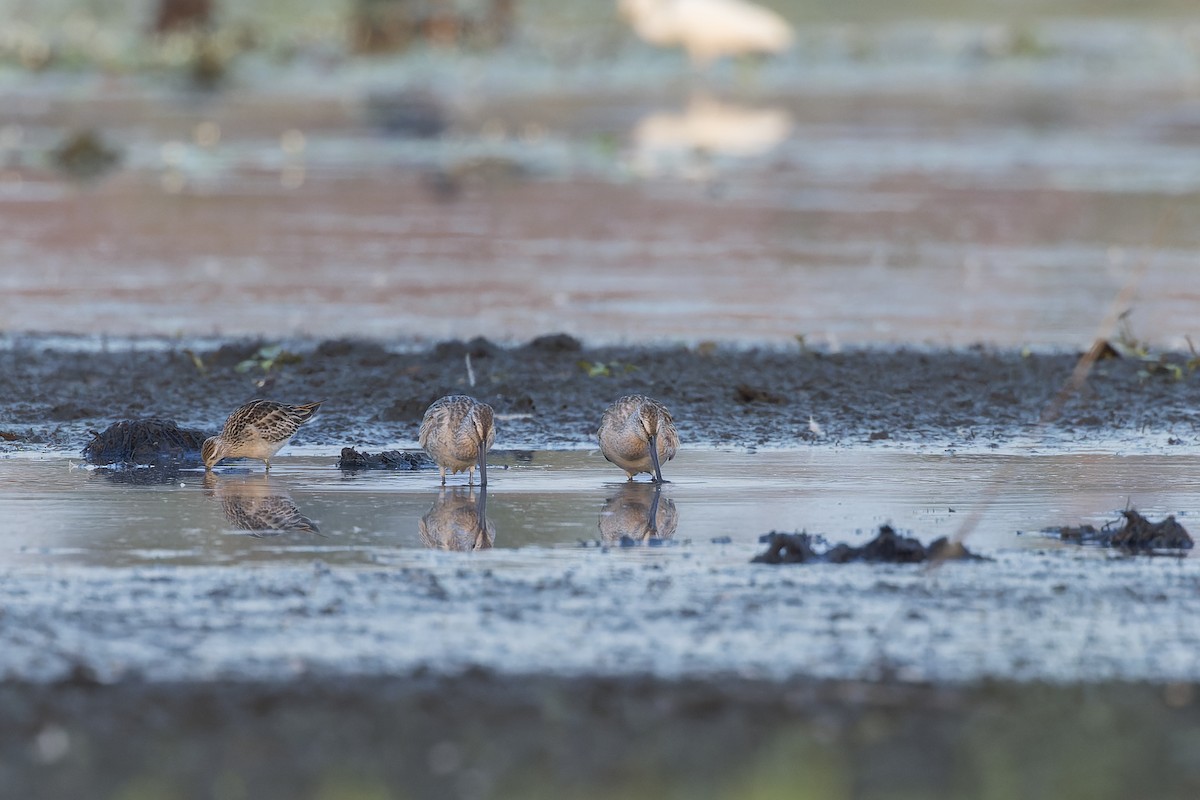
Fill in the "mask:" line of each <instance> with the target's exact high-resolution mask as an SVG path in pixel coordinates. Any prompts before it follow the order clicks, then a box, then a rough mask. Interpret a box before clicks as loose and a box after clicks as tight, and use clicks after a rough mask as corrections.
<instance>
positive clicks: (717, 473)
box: [0, 448, 1200, 566]
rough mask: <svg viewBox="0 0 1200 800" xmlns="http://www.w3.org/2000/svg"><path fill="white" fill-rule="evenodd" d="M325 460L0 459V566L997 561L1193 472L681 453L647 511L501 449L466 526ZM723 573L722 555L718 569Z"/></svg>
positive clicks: (456, 512)
mask: <svg viewBox="0 0 1200 800" xmlns="http://www.w3.org/2000/svg"><path fill="white" fill-rule="evenodd" d="M334 462H335V459H334V458H332V457H320V456H292V457H287V456H285V457H282V458H279V459H278V460H276V461H275V462H274V463H275V466H274V468H273V469H272V471H271V474H270V475H266V474H264V473H263V471H262V468H261V466H260V465H257V464H255V465H253V466H243V465H238V464H234V465H229V466H223V467H221V468H220V469H219V471H218V474H217V475H215V476H210V477H208V478H205V476H204V474H203V471H202V470H182V471H179V472H177V473H173V474H167V475H163V474H161V473H155V472H151V471H144V470H132V471H128V472H123V473H111V472H108V471H105V470H92V469H87V468H80V467H79V466H78V465H77V462H74V461H70V460H67V459H58V458H49V459H44V460H26V459H20V458H17V459H5V460H2V461H0V478H2V483H0V485H2V486H3V488H2V489H0V494H2V495H3V498H2V499H3V505H4V508H5V514H4V515H3V517H2V518H0V561H3V562H4V563H7V564H9V565H37V564H61V563H73V564H81V565H95V566H129V565H137V564H151V563H155V564H161V563H172V564H192V565H221V564H226V565H230V566H235V565H240V564H246V563H258V562H271V563H276V562H301V563H304V562H310V561H313V560H317V559H321V560H325V561H329V562H331V563H341V564H374V563H387V562H389V560H391V559H396V558H401V559H403V558H406V556H405V555H404V554H405V553H406V552H411V551H413V550H414V549H423V548H432V549H449V550H463V549H465V550H482V549H489V548H493V547H494V548H504V549H512V548H524V550H522V552H523V553H525V554H526V555H527V556H528V557H530V558H535V559H536V558H540V557H544V554H546V553H547V552H552V551H556V550H561V551H563V554H564V555H565V554H566V553H567V552H570V551H572V550H575V549H579V548H581V544H588V545H595V544H606V545H618V544H620V540H621V538H622V537H628V538H630V539H633V540H635V541H638V542H644V543H648V544H650V545H657V544H667V545H679V546H691V547H712V543H713V542H714V540H715V541H718V542H724V541H726V540H728V541H730V542H731V543H733V544H739V545H747V544H753V543H755V542H756V541H757V538H758V536H759V535H760V534H762V533H765V532H767V531H770V530H782V531H797V530H807V531H809V532H813V533H820V534H824V535H826V536H828V537H829V538H830V539H832V540H834V541H840V540H846V541H851V542H854V543H862V542H863V541H865V539H866V538H867V537H869V536H870V535H873V533H874V531H875V529H876V528H877V527H878V526H879V525H881V524H883V523H890V524H892V525H894V526H896V527H898V528H901V529H906V530H911V531H912V532H913V533H914V535H916V536H917V537H918V538H920V539H921V540H922V541H925V542H926V543H928V542H929V541H931V540H932V539H934V538H936V537H938V536H947V535H953V534H955V533H956V532H957V531H959V530H960V528H961V526H962V525H963V524H964V520H966V519H967V517H968V516H970V515H971V514H972V512H976V511H979V512H981V516H980V518H979V520H978V525H977V527H976V528H975V529H974V530H973V532H972V534H971V538H970V539H969V543H970V545H971V546H972V547H973V548H976V549H978V550H981V551H984V552H997V551H1004V550H1013V549H1029V548H1043V547H1052V546H1056V545H1055V544H1054V543H1052V542H1050V541H1048V540H1046V539H1045V538H1043V537H1040V536H1037V535H1030V534H1028V533H1026V534H1024V535H1018V532H1019V531H1025V532H1030V531H1037V530H1039V529H1041V528H1042V527H1045V526H1049V525H1063V524H1079V523H1082V522H1091V523H1093V524H1101V523H1103V522H1105V521H1108V520H1111V519H1114V518H1116V517H1117V512H1118V511H1119V510H1120V509H1121V508H1123V507H1125V506H1126V505H1127V504H1130V505H1133V506H1136V507H1137V508H1139V509H1140V510H1141V511H1142V512H1143V513H1145V514H1146V515H1148V516H1150V517H1151V518H1158V517H1159V516H1162V515H1165V514H1168V513H1174V514H1177V515H1180V518H1181V520H1182V521H1183V522H1184V524H1185V526H1186V525H1188V524H1189V517H1190V516H1191V514H1193V513H1195V502H1196V494H1195V488H1194V487H1195V479H1194V476H1195V475H1196V474H1197V472H1198V469H1200V458H1197V457H1194V456H1169V457H1168V456H1153V455H1143V456H1114V455H1102V454H1086V453H1071V454H1062V455H1037V456H1029V457H1022V456H1015V455H997V456H989V455H945V454H920V453H905V452H888V451H880V450H876V451H859V450H838V449H824V448H813V449H806V450H790V451H764V452H757V453H748V452H732V451H731V452H722V451H710V450H684V451H683V452H681V453H680V455H679V457H678V458H677V459H676V460H675V461H674V462H672V463H670V464H669V465H668V468H667V470H666V474H667V476H668V478H669V480H670V483H668V484H667V485H666V486H665V487H663V488H662V489H661V490H660V492H659V495H658V500H657V506H655V494H656V492H655V487H654V486H653V485H651V484H649V483H645V482H642V481H644V476H643V478H642V480H639V481H638V482H634V483H629V482H626V481H624V480H622V479H621V473H620V472H619V471H618V470H616V469H615V468H613V467H612V466H611V465H609V464H608V463H607V462H606V461H604V460H603V458H601V457H600V456H599V455H598V454H597V453H595V452H587V451H534V452H524V453H501V454H497V455H496V456H495V458H494V459H493V469H492V470H490V471H489V475H490V477H491V481H490V486H489V490H488V492H487V496H486V505H485V506H484V508H483V514H484V519H485V523H484V524H481V523H480V521H479V516H478V514H479V510H480V507H479V500H480V494H479V493H478V492H477V490H475V489H473V488H472V489H468V487H466V486H465V479H464V476H456V477H455V478H452V479H451V480H450V485H449V486H448V487H447V488H446V489H445V490H442V489H441V488H440V487H439V485H438V478H437V475H436V473H431V472H359V473H348V472H341V471H339V470H337V469H336V468H335V467H334ZM652 508H653V509H654V519H653V520H651V518H650V515H651V509H652ZM627 544H628V542H627ZM539 554H542V555H539ZM479 555H480V557H483V558H493V557H494V556H486V555H483V554H479ZM743 557H744V555H743V550H742V549H741V548H739V549H738V550H737V555H736V556H731V558H735V559H742V558H743Z"/></svg>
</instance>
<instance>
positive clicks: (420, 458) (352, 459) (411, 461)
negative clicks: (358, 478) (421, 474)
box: [337, 447, 435, 472]
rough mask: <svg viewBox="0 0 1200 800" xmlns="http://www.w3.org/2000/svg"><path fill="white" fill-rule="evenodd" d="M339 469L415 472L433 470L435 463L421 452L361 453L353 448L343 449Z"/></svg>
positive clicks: (339, 459) (385, 451)
mask: <svg viewBox="0 0 1200 800" xmlns="http://www.w3.org/2000/svg"><path fill="white" fill-rule="evenodd" d="M337 465H338V469H344V470H359V469H394V470H401V471H405V472H413V471H416V470H419V469H433V468H434V466H435V465H434V463H433V461H432V459H430V458H429V456H427V455H425V454H424V453H420V452H416V453H414V452H408V451H406V450H384V451H383V452H381V453H378V454H371V453H360V452H359V451H357V450H355V449H354V448H353V447H343V448H342V454H341V455H340V456H339V457H338V463H337Z"/></svg>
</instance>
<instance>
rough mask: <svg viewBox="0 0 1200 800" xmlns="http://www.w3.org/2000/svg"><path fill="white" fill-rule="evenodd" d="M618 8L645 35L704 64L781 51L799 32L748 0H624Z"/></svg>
mask: <svg viewBox="0 0 1200 800" xmlns="http://www.w3.org/2000/svg"><path fill="white" fill-rule="evenodd" d="M617 8H618V10H619V11H620V14H621V16H622V17H624V18H625V20H626V21H627V22H629V24H630V25H632V26H633V31H634V33H636V34H637V35H638V36H640V37H641V38H642V39H645V40H646V41H647V42H649V43H650V44H655V45H659V46H660V47H676V46H681V47H683V48H684V49H685V50H687V52H688V56H689V57H690V58H691V60H692V63H693V64H695V65H696V66H698V67H700V66H704V65H706V64H708V63H710V62H712V61H715V60H716V59H718V58H720V57H722V56H741V55H749V54H764V53H767V54H774V53H781V52H783V51H784V50H787V49H788V48H789V47H791V46H792V41H793V39H794V38H795V34H794V32H793V31H792V26H791V25H789V24H788V22H787V20H785V19H784V18H783V17H781V16H779V15H778V14H776V13H775V12H774V11H771V10H770V9H768V8H763V7H762V6H760V5H756V4H754V3H750V2H747V1H746V0H618V2H617Z"/></svg>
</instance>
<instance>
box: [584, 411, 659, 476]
mask: <svg viewBox="0 0 1200 800" xmlns="http://www.w3.org/2000/svg"><path fill="white" fill-rule="evenodd" d="M596 438H597V439H598V440H599V441H600V452H601V453H602V454H603V455H604V457H605V458H607V459H608V460H609V461H611V462H612V463H614V464H616V465H617V466H618V467H620V468H621V469H623V470H625V472H626V474H627V475H629V480H633V476H634V475H637V474H638V473H641V472H648V473H650V475H651V477H652V478H653V480H655V481H657V482H658V483H663V476H662V467H661V464H662V462H663V461H670V460H671V459H672V458H674V457H675V452H676V451H677V450H679V434H678V433H677V432H676V431H675V420H673V419H672V418H671V412H670V411H667V407H666V406H664V405H663V404H662V403H660V402H658V401H657V400H654V399H652V398H649V397H646V396H645V395H640V394H631V395H626V396H625V397H622V398H621V399H620V400H618V401H617V402H615V403H613V404H612V405H611V406H609V407H608V410H607V411H605V412H604V417H603V419H601V420H600V430H598V431H596Z"/></svg>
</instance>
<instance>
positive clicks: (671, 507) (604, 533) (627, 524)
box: [599, 483, 679, 544]
mask: <svg viewBox="0 0 1200 800" xmlns="http://www.w3.org/2000/svg"><path fill="white" fill-rule="evenodd" d="M661 486H662V484H658V483H623V484H621V485H620V486H619V487H618V488H617V493H616V494H615V495H613V496H612V497H610V498H608V500H606V501H605V503H604V508H603V509H601V511H600V524H599V527H600V540H601V541H602V542H604V543H605V544H615V543H617V542H620V541H621V540H622V539H625V538H628V539H632V540H633V541H635V542H646V541H649V540H651V539H670V538H671V537H672V536H674V535H675V530H676V529H677V528H678V527H679V512H678V511H677V510H676V508H675V502H674V501H673V500H671V498H669V497H662V496H661V494H662V489H661Z"/></svg>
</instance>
